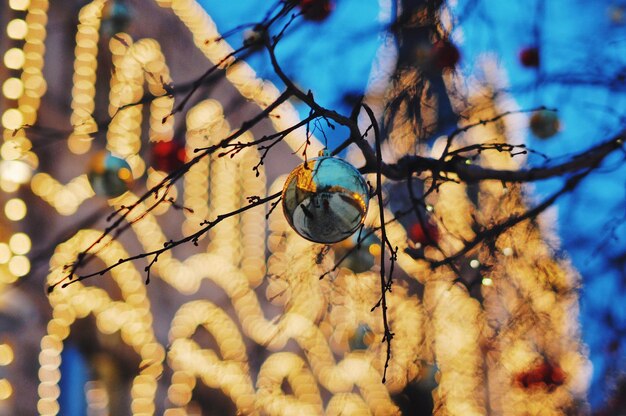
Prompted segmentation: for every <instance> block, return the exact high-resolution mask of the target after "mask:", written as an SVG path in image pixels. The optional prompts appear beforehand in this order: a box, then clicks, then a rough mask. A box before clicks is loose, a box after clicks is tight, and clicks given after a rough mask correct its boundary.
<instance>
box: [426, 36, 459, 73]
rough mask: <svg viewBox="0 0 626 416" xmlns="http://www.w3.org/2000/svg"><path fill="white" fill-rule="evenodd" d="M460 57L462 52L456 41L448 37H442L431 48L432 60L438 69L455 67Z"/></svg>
mask: <svg viewBox="0 0 626 416" xmlns="http://www.w3.org/2000/svg"><path fill="white" fill-rule="evenodd" d="M460 59H461V53H460V52H459V49H458V48H457V47H456V45H455V44H454V43H452V42H450V41H449V40H447V39H440V40H438V41H437V42H435V43H434V45H433V47H432V50H431V62H432V65H433V66H434V67H435V68H436V69H438V70H440V71H443V70H444V69H454V67H455V66H456V64H457V63H459V60H460Z"/></svg>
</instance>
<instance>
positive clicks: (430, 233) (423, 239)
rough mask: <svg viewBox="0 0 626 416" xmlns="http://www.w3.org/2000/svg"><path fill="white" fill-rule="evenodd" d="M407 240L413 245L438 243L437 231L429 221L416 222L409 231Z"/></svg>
mask: <svg viewBox="0 0 626 416" xmlns="http://www.w3.org/2000/svg"><path fill="white" fill-rule="evenodd" d="M409 238H410V239H411V241H413V242H414V243H415V244H421V245H423V246H427V245H431V244H434V243H437V242H438V241H439V229H438V228H437V226H436V225H435V224H434V223H432V222H431V221H429V220H425V221H423V225H422V222H420V221H417V222H416V223H415V224H413V225H412V226H411V228H410V229H409Z"/></svg>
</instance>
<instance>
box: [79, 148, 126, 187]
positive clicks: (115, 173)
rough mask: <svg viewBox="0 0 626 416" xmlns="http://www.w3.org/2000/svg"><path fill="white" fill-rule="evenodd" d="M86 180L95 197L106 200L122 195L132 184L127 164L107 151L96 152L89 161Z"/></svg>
mask: <svg viewBox="0 0 626 416" xmlns="http://www.w3.org/2000/svg"><path fill="white" fill-rule="evenodd" d="M87 178H88V179H89V183H90V184H91V187H92V188H93V191H94V192H95V193H96V195H99V196H104V197H107V198H115V197H118V196H120V195H122V194H123V193H124V192H126V191H128V189H129V187H130V185H131V184H132V173H131V169H130V166H129V165H128V163H126V161H125V160H124V159H120V158H119V157H115V156H113V155H112V154H111V153H109V152H107V151H101V152H98V153H97V154H96V155H95V156H94V157H93V158H92V159H91V162H90V163H89V172H88V174H87Z"/></svg>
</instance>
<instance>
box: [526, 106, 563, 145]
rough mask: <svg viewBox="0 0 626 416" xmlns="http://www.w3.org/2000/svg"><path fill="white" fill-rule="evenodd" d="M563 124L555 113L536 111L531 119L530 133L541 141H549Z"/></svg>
mask: <svg viewBox="0 0 626 416" xmlns="http://www.w3.org/2000/svg"><path fill="white" fill-rule="evenodd" d="M560 128H561V123H560V121H559V117H558V116H557V114H556V113H555V112H554V111H549V110H539V111H535V112H534V113H533V115H532V116H531V117H530V131H532V132H533V134H534V135H535V136H537V137H538V138H540V139H549V138H550V137H552V136H554V135H555V134H557V133H558V132H559V129H560Z"/></svg>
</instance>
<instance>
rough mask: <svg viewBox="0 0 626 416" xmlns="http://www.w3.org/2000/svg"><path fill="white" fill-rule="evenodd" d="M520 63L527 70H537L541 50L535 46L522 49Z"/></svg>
mask: <svg viewBox="0 0 626 416" xmlns="http://www.w3.org/2000/svg"><path fill="white" fill-rule="evenodd" d="M519 61H520V63H521V64H522V65H523V66H525V67H527V68H536V67H538V66H539V62H540V60H539V48H536V47H534V46H531V47H527V48H524V49H522V50H521V51H520V52H519Z"/></svg>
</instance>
